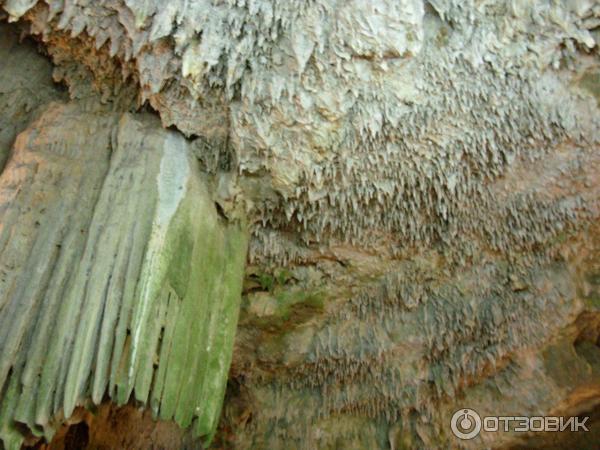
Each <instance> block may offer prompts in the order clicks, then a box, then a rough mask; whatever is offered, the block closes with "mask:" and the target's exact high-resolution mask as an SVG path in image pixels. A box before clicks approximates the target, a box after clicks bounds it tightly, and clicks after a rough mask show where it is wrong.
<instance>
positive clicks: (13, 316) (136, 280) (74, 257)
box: [0, 101, 246, 448]
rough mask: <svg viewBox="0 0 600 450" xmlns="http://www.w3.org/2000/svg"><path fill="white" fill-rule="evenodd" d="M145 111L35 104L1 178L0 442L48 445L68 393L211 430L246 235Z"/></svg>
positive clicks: (74, 400)
mask: <svg viewBox="0 0 600 450" xmlns="http://www.w3.org/2000/svg"><path fill="white" fill-rule="evenodd" d="M203 178H205V177H203V175H202V173H201V172H200V170H199V166H198V163H197V161H196V159H195V158H193V156H192V153H191V151H190V149H189V145H188V143H187V142H186V141H185V139H184V138H183V137H182V136H181V135H179V134H177V133H174V132H171V131H164V130H162V129H161V128H160V126H159V125H157V123H156V119H155V118H154V117H152V116H148V115H143V114H138V115H135V114H128V113H114V112H110V111H107V110H103V109H102V108H100V109H98V108H95V107H94V104H93V103H91V104H90V102H85V101H78V102H72V103H68V104H65V103H60V102H59V103H49V104H48V105H47V106H46V109H45V110H44V111H43V113H41V115H40V117H39V118H38V119H37V120H35V121H34V122H32V123H31V124H30V126H29V128H27V129H26V130H25V131H24V132H22V133H21V134H20V135H19V136H18V138H17V139H16V141H15V144H14V147H13V150H12V155H11V158H10V161H9V163H8V164H7V166H6V168H5V170H4V172H3V174H2V177H1V178H0V192H1V197H0V198H1V207H0V211H2V228H1V232H0V249H1V251H0V255H1V256H0V260H1V265H0V267H1V271H2V272H1V273H2V279H1V280H0V298H1V299H2V300H1V301H0V308H1V311H2V314H1V316H0V317H1V319H0V330H2V331H1V332H0V343H1V344H0V349H1V354H2V361H1V362H0V384H2V385H4V386H5V388H4V390H3V395H2V409H1V419H0V426H1V428H0V430H1V432H0V437H1V438H2V439H3V440H4V442H5V445H7V447H8V448H19V445H20V441H21V440H22V438H23V437H22V435H21V433H20V432H19V431H18V430H17V429H16V428H15V426H14V422H19V423H22V424H25V425H27V427H28V429H29V430H31V432H32V433H34V434H39V435H43V436H44V437H45V438H46V439H47V440H51V438H52V435H53V433H54V430H55V429H56V427H57V426H59V425H60V423H61V422H62V420H63V418H68V417H70V416H71V414H72V413H73V411H74V409H75V407H76V406H77V405H79V404H86V402H88V401H89V402H92V403H94V404H100V403H101V402H102V401H103V399H104V397H105V395H106V394H108V396H109V397H110V398H111V399H112V400H113V401H114V402H116V403H117V404H124V403H126V402H127V401H128V400H129V399H130V397H132V396H133V397H134V398H135V399H136V400H137V401H139V402H141V403H142V404H146V405H148V407H149V408H151V410H152V412H153V413H154V415H155V417H156V418H160V419H161V420H175V421H176V422H177V423H178V424H180V425H181V426H182V427H188V426H191V425H193V427H194V431H195V434H196V435H197V436H204V437H205V438H208V439H210V436H211V435H212V433H213V432H214V430H215V428H216V425H217V421H218V418H219V412H220V408H221V402H222V398H223V395H224V391H225V382H226V378H227V371H228V368H229V361H230V359H231V349H232V344H231V343H232V339H233V334H234V331H235V327H236V323H237V311H238V308H239V301H240V292H241V281H242V270H243V264H244V256H245V254H246V252H245V248H246V237H245V231H244V230H243V228H242V227H241V225H240V224H234V223H232V224H227V223H225V222H224V221H223V219H222V218H221V217H220V215H219V213H218V211H217V209H216V207H215V204H214V201H213V200H212V198H211V195H210V193H209V190H208V184H207V182H206V180H204V179H203Z"/></svg>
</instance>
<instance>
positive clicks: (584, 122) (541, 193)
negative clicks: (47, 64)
mask: <svg viewBox="0 0 600 450" xmlns="http://www.w3.org/2000/svg"><path fill="white" fill-rule="evenodd" d="M0 8H2V9H3V10H4V11H5V13H6V17H7V19H8V21H12V22H17V24H18V25H19V26H21V27H22V29H23V30H24V33H25V34H28V35H31V36H33V37H35V38H36V39H37V40H38V41H39V42H40V43H41V45H42V46H43V48H44V49H45V51H46V52H47V54H48V56H49V57H50V60H51V61H52V65H53V67H54V68H53V76H54V79H55V80H56V81H60V82H62V83H63V84H64V85H65V86H66V87H67V88H68V92H69V96H70V98H71V102H84V103H86V104H87V103H90V104H93V105H95V106H94V107H97V108H105V109H107V110H109V111H113V112H112V113H111V114H117V115H119V114H122V113H123V112H124V111H136V110H140V109H151V110H154V111H155V112H156V113H157V114H158V115H159V116H160V120H161V123H162V126H163V127H171V128H172V130H171V131H170V133H174V134H178V135H179V137H178V138H177V139H183V140H184V141H185V145H186V146H187V147H188V148H189V152H190V154H193V155H194V156H195V157H196V158H197V160H198V162H199V167H201V169H202V171H203V175H202V176H203V177H205V178H206V180H211V181H210V182H209V184H210V186H211V189H210V192H211V195H212V196H213V197H214V201H215V202H216V203H217V205H218V210H219V214H220V215H221V216H222V219H223V218H225V219H227V220H236V218H238V217H240V216H247V217H248V220H249V232H250V233H251V238H250V242H249V250H248V264H247V267H246V269H245V274H246V280H245V286H244V296H243V299H242V315H241V322H240V326H239V327H238V335H237V339H236V344H235V348H234V350H233V363H232V370H231V373H230V380H229V390H228V394H227V397H226V401H225V407H224V414H223V416H222V418H221V425H220V429H219V432H218V434H217V439H216V440H215V443H214V444H213V445H214V446H215V447H219V446H221V447H222V448H290V443H292V447H293V448H307V449H308V448H310V449H312V448H357V449H359V448H392V449H400V448H449V447H451V448H453V447H461V446H462V447H466V448H481V447H482V446H486V447H494V448H512V447H515V448H519V445H521V446H529V447H535V445H537V444H536V441H535V439H536V437H535V436H533V437H532V436H520V435H519V434H518V433H488V434H485V433H484V434H482V435H481V436H479V437H478V438H477V439H475V440H473V441H464V442H462V441H457V440H456V439H455V438H454V437H453V436H452V435H451V434H450V429H449V425H448V422H449V418H450V416H451V415H452V413H453V412H454V410H456V409H458V408H461V407H473V408H475V409H478V410H480V412H482V414H492V413H493V412H497V413H498V414H500V413H506V414H523V415H527V414H530V415H533V414H550V413H564V414H579V413H584V412H586V411H587V412H589V411H592V410H594V408H598V406H597V405H598V404H600V388H599V386H598V380H599V379H600V378H599V377H598V373H599V372H598V370H599V366H598V354H599V353H600V350H599V347H598V336H599V334H600V327H599V322H598V320H599V319H598V314H599V313H598V308H599V307H600V304H599V303H598V298H599V297H598V292H599V291H598V289H599V288H598V279H597V278H598V273H600V267H599V266H598V264H600V259H599V248H600V241H599V236H600V234H599V230H598V218H599V215H600V195H599V194H600V176H599V175H598V173H599V170H600V152H599V150H600V115H599V107H600V106H599V105H600V93H599V92H600V78H599V77H600V58H599V55H600V53H599V47H598V44H600V28H599V27H600V4H598V2H596V1H591V0H581V1H568V0H561V1H550V0H535V1H534V0H514V1H509V2H506V1H496V0H490V1H478V0H468V1H457V0H435V1H434V0H430V1H422V0H396V1H392V0H374V1H360V0H352V1H342V0H316V1H310V2H308V1H300V0H288V1H274V0H228V1H216V0H203V1H194V2H188V1H186V0H168V1H157V0H146V1H136V0H101V1H97V2H92V1H87V0H48V1H45V2H38V1H35V0H3V1H2V0H0ZM11 45H12V44H11ZM19 48H20V47H19ZM23 58H25V57H23ZM40 64H41V63H40ZM44 70H48V69H44ZM36 83H37V81H36ZM40 83H41V82H40ZM0 88H2V87H0ZM57 95H58V94H57ZM60 95H63V94H60ZM42 103H43V102H42ZM100 105H102V106H100ZM10 114H13V116H14V113H10ZM10 114H9V115H8V116H7V117H9V120H7V123H10V124H15V123H17V121H16V119H13V118H12V117H13V116H11V115H10ZM30 120H31V119H29V116H27V118H26V119H24V122H23V123H25V122H28V121H30ZM65 120H67V119H65ZM68 120H70V119H68ZM11 126H13V127H14V130H15V131H11V133H13V134H15V133H16V132H17V131H20V130H21V129H22V128H23V127H22V126H21V128H19V129H18V130H17V128H18V126H17V125H11ZM158 127H159V125H158V124H157V123H156V124H153V125H152V126H151V127H150V128H151V129H153V130H155V132H157V133H158V131H156V130H157V129H158ZM11 129H12V128H11ZM35 129H36V125H32V130H33V131H32V132H34V130H35ZM144 130H145V129H144ZM140 133H141V134H143V133H145V131H140ZM13 134H11V135H10V136H12V135H13ZM181 135H182V136H181ZM7 136H8V134H7ZM183 136H185V139H184V137H183ZM6 139H7V140H10V139H13V138H6ZM56 139H57V141H59V142H61V141H63V140H64V139H66V137H64V138H63V137H61V136H57V138H56ZM0 143H1V141H0ZM130 152H133V153H135V152H136V150H135V149H131V150H130ZM97 170H100V165H99V164H98V168H97ZM5 172H6V171H5ZM96 175H97V174H96ZM5 176H6V177H8V175H5V174H3V177H5ZM86 181H87V180H86ZM90 182H91V181H90ZM42 184H43V183H42ZM32 192H33V191H32ZM144 201H145V200H144ZM23 217H26V215H23ZM19 220H21V219H19ZM22 220H25V219H22ZM223 220H224V219H223ZM19 267H21V269H19V270H23V271H24V272H23V273H27V271H26V270H25V269H24V268H23V266H22V265H21V266H19ZM566 368H569V369H570V371H569V370H567V369H566ZM565 370H567V373H566V374H565ZM569 379H572V381H569ZM494 408H497V409H498V411H495V410H494ZM596 428H597V427H596ZM591 436H592V437H591V439H592V441H591V442H593V439H594V438H595V437H597V435H591ZM530 438H531V439H533V440H531V439H530ZM565 439H566V441H564V442H563V441H561V442H562V444H561V443H557V444H556V445H564V446H566V447H569V446H571V447H572V446H573V445H575V444H574V442H575V441H573V440H569V439H576V437H573V436H572V437H568V438H565ZM539 442H541V441H539ZM544 442H545V441H544ZM596 442H597V441H596ZM545 444H547V442H545ZM545 444H544V443H543V442H542V443H540V445H545ZM585 445H587V444H585V443H581V442H579V441H578V444H577V445H576V446H578V447H580V448H587V447H585ZM592 445H593V444H592ZM566 447H563V448H566ZM140 448H143V444H140ZM589 448H594V447H593V446H592V447H589Z"/></svg>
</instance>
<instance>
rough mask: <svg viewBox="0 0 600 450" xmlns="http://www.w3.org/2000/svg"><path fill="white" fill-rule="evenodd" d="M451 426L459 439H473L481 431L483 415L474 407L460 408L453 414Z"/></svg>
mask: <svg viewBox="0 0 600 450" xmlns="http://www.w3.org/2000/svg"><path fill="white" fill-rule="evenodd" d="M450 428H452V433H453V434H454V436H456V437H457V438H459V439H463V440H469V439H473V438H474V437H475V436H477V435H478V434H479V432H480V431H481V417H479V414H477V413H476V412H475V411H473V410H472V409H468V408H466V409H459V410H458V411H456V412H455V413H454V415H453V416H452V420H451V421H450Z"/></svg>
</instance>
